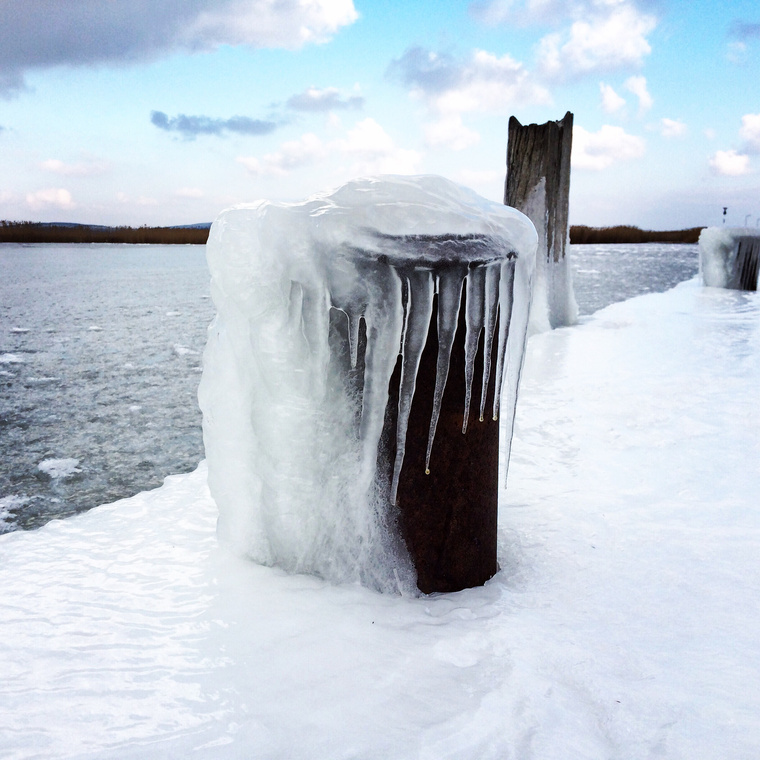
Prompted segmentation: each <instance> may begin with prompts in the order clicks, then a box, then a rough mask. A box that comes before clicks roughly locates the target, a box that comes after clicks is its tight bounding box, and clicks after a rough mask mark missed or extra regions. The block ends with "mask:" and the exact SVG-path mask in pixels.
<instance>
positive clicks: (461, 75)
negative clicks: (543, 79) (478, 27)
mask: <svg viewBox="0 0 760 760" xmlns="http://www.w3.org/2000/svg"><path fill="white" fill-rule="evenodd" d="M389 71H390V73H391V74H393V75H394V76H396V77H397V78H399V79H400V80H401V81H402V82H403V83H404V84H406V85H408V86H409V87H410V89H411V93H412V95H413V96H415V97H418V98H420V99H422V100H424V101H425V102H426V103H427V106H428V108H429V109H430V110H431V111H434V112H435V113H438V114H441V115H448V116H453V115H456V114H462V113H473V112H479V113H483V112H485V113H489V112H490V113H493V112H500V111H501V112H505V111H509V110H510V109H514V108H515V107H516V106H520V105H528V104H546V103H551V95H550V93H549V91H548V90H547V89H546V88H545V87H544V86H543V85H541V84H539V83H538V82H537V81H536V80H535V78H534V77H533V76H532V75H531V73H530V72H529V71H528V70H527V69H526V68H525V66H523V64H522V63H520V62H519V61H516V60H514V58H512V57H510V56H509V55H504V56H501V57H499V56H496V55H494V54H493V53H489V52H487V51H485V50H474V51H473V52H472V53H471V54H470V56H469V57H468V58H466V59H464V60H457V59H455V58H454V57H452V56H451V55H448V54H439V53H435V52H433V51H429V50H424V49H423V48H409V49H408V50H406V51H405V52H404V54H403V55H402V56H401V58H399V59H397V60H395V61H394V62H393V63H392V64H391V66H390V69H389Z"/></svg>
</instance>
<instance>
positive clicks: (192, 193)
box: [174, 187, 203, 198]
mask: <svg viewBox="0 0 760 760" xmlns="http://www.w3.org/2000/svg"><path fill="white" fill-rule="evenodd" d="M174 194H175V195H176V196H177V197H178V198H203V190H201V189H200V188H199V187H180V188H179V189H178V190H177V191H176V192H175V193H174Z"/></svg>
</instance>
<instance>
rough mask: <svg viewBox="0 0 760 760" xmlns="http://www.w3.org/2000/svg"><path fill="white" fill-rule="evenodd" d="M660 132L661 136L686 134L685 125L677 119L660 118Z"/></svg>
mask: <svg viewBox="0 0 760 760" xmlns="http://www.w3.org/2000/svg"><path fill="white" fill-rule="evenodd" d="M660 134H661V135H662V136H663V137H682V136H683V135H685V134H686V125H685V124H684V123H683V122H682V121H678V120H677V119H668V118H663V119H661V120H660Z"/></svg>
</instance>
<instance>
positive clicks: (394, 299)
mask: <svg viewBox="0 0 760 760" xmlns="http://www.w3.org/2000/svg"><path fill="white" fill-rule="evenodd" d="M375 281H376V287H377V290H376V292H375V293H374V295H373V297H372V298H371V299H370V300H369V303H368V305H367V310H366V311H365V313H364V320H365V323H366V326H367V348H366V351H365V354H364V389H363V392H362V417H361V424H360V433H359V437H360V440H361V442H362V452H363V453H362V482H363V484H364V487H365V488H366V490H367V491H368V490H369V487H370V484H371V483H372V480H373V478H374V477H375V469H376V465H377V450H378V446H379V443H380V436H381V434H382V430H383V420H384V419H385V407H386V404H387V401H388V383H389V382H390V379H391V375H392V374H393V369H394V367H395V366H396V359H397V357H398V347H399V336H400V335H401V333H402V331H403V324H404V322H403V307H402V302H401V293H402V283H401V279H400V277H399V275H398V274H397V272H396V270H395V269H394V268H393V267H392V266H389V265H388V264H385V265H384V266H383V265H381V266H379V267H378V269H377V271H376V274H375Z"/></svg>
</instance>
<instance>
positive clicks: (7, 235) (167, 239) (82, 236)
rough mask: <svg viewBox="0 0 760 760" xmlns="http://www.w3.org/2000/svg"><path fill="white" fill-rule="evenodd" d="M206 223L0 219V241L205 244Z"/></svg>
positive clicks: (206, 235)
mask: <svg viewBox="0 0 760 760" xmlns="http://www.w3.org/2000/svg"><path fill="white" fill-rule="evenodd" d="M207 239H208V228H207V227H100V226H97V227H90V226H88V225H84V224H76V225H69V224H60V225H59V224H39V223H37V222H8V221H0V243H160V244H163V245H167V244H179V245H182V244H188V243H189V244H200V245H203V244H205V242H206V240H207Z"/></svg>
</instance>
